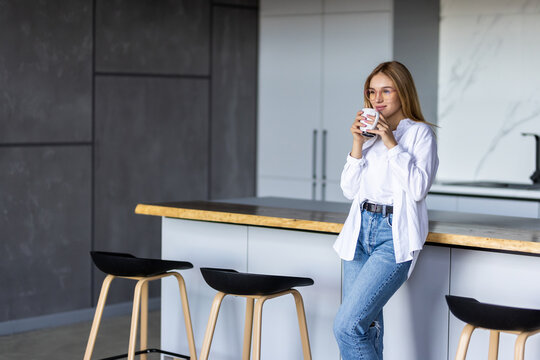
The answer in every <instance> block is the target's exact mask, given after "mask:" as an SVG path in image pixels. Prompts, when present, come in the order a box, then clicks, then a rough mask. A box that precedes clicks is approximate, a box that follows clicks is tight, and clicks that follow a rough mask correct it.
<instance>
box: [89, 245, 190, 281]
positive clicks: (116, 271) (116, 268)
mask: <svg viewBox="0 0 540 360" xmlns="http://www.w3.org/2000/svg"><path fill="white" fill-rule="evenodd" d="M90 255H91V256H92V260H93V261H94V264H95V265H96V266H97V268H98V269H99V270H101V271H103V272H104V273H106V274H111V275H114V276H129V277H141V276H144V277H146V276H154V275H159V274H163V273H166V272H167V271H170V270H184V269H191V268H192V267H193V264H191V263H190V262H187V261H171V260H161V259H145V258H138V257H135V256H133V255H131V254H125V253H115V252H106V251H91V252H90Z"/></svg>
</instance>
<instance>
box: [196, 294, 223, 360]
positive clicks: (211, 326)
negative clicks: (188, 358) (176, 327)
mask: <svg viewBox="0 0 540 360" xmlns="http://www.w3.org/2000/svg"><path fill="white" fill-rule="evenodd" d="M225 295H227V294H225V293H222V292H218V293H217V294H216V296H215V297H214V301H213V302H212V310H211V311H210V317H209V319H208V325H207V326H206V333H205V334H204V340H203V345H202V349H201V356H200V357H199V358H200V360H208V355H209V354H210V346H211V345H212V337H213V336H214V330H215V329H216V322H217V318H218V315H219V308H220V306H221V302H222V301H223V298H224V297H225Z"/></svg>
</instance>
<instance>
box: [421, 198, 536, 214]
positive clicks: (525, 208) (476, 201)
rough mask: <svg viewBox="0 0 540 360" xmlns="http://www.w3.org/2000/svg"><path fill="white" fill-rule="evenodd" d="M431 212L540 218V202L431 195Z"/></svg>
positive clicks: (429, 205)
mask: <svg viewBox="0 0 540 360" xmlns="http://www.w3.org/2000/svg"><path fill="white" fill-rule="evenodd" d="M427 205H428V209H429V210H443V211H459V212H466V213H474V214H487V215H504V216H519V217H528V218H540V201H535V200H519V199H507V198H497V197H493V198H488V197H473V196H462V195H456V194H448V195H444V194H429V195H428V197H427Z"/></svg>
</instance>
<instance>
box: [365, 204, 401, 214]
mask: <svg viewBox="0 0 540 360" xmlns="http://www.w3.org/2000/svg"><path fill="white" fill-rule="evenodd" d="M385 207H386V213H387V214H392V213H393V212H394V207H393V206H390V205H379V204H373V203H369V202H365V203H364V205H363V206H362V209H365V210H367V211H371V212H374V213H382V212H384V211H383V210H384V208H385Z"/></svg>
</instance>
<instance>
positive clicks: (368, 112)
mask: <svg viewBox="0 0 540 360" xmlns="http://www.w3.org/2000/svg"><path fill="white" fill-rule="evenodd" d="M362 111H363V113H362V116H363V117H365V118H366V119H369V120H371V119H370V118H368V117H367V116H368V115H370V116H375V120H374V121H373V124H368V123H366V122H364V120H361V121H360V122H361V123H362V124H363V125H364V126H361V127H360V130H362V135H363V136H366V137H374V136H375V134H371V133H368V132H366V130H373V129H376V128H377V123H378V122H379V112H378V111H377V110H375V109H372V108H363V109H362Z"/></svg>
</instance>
